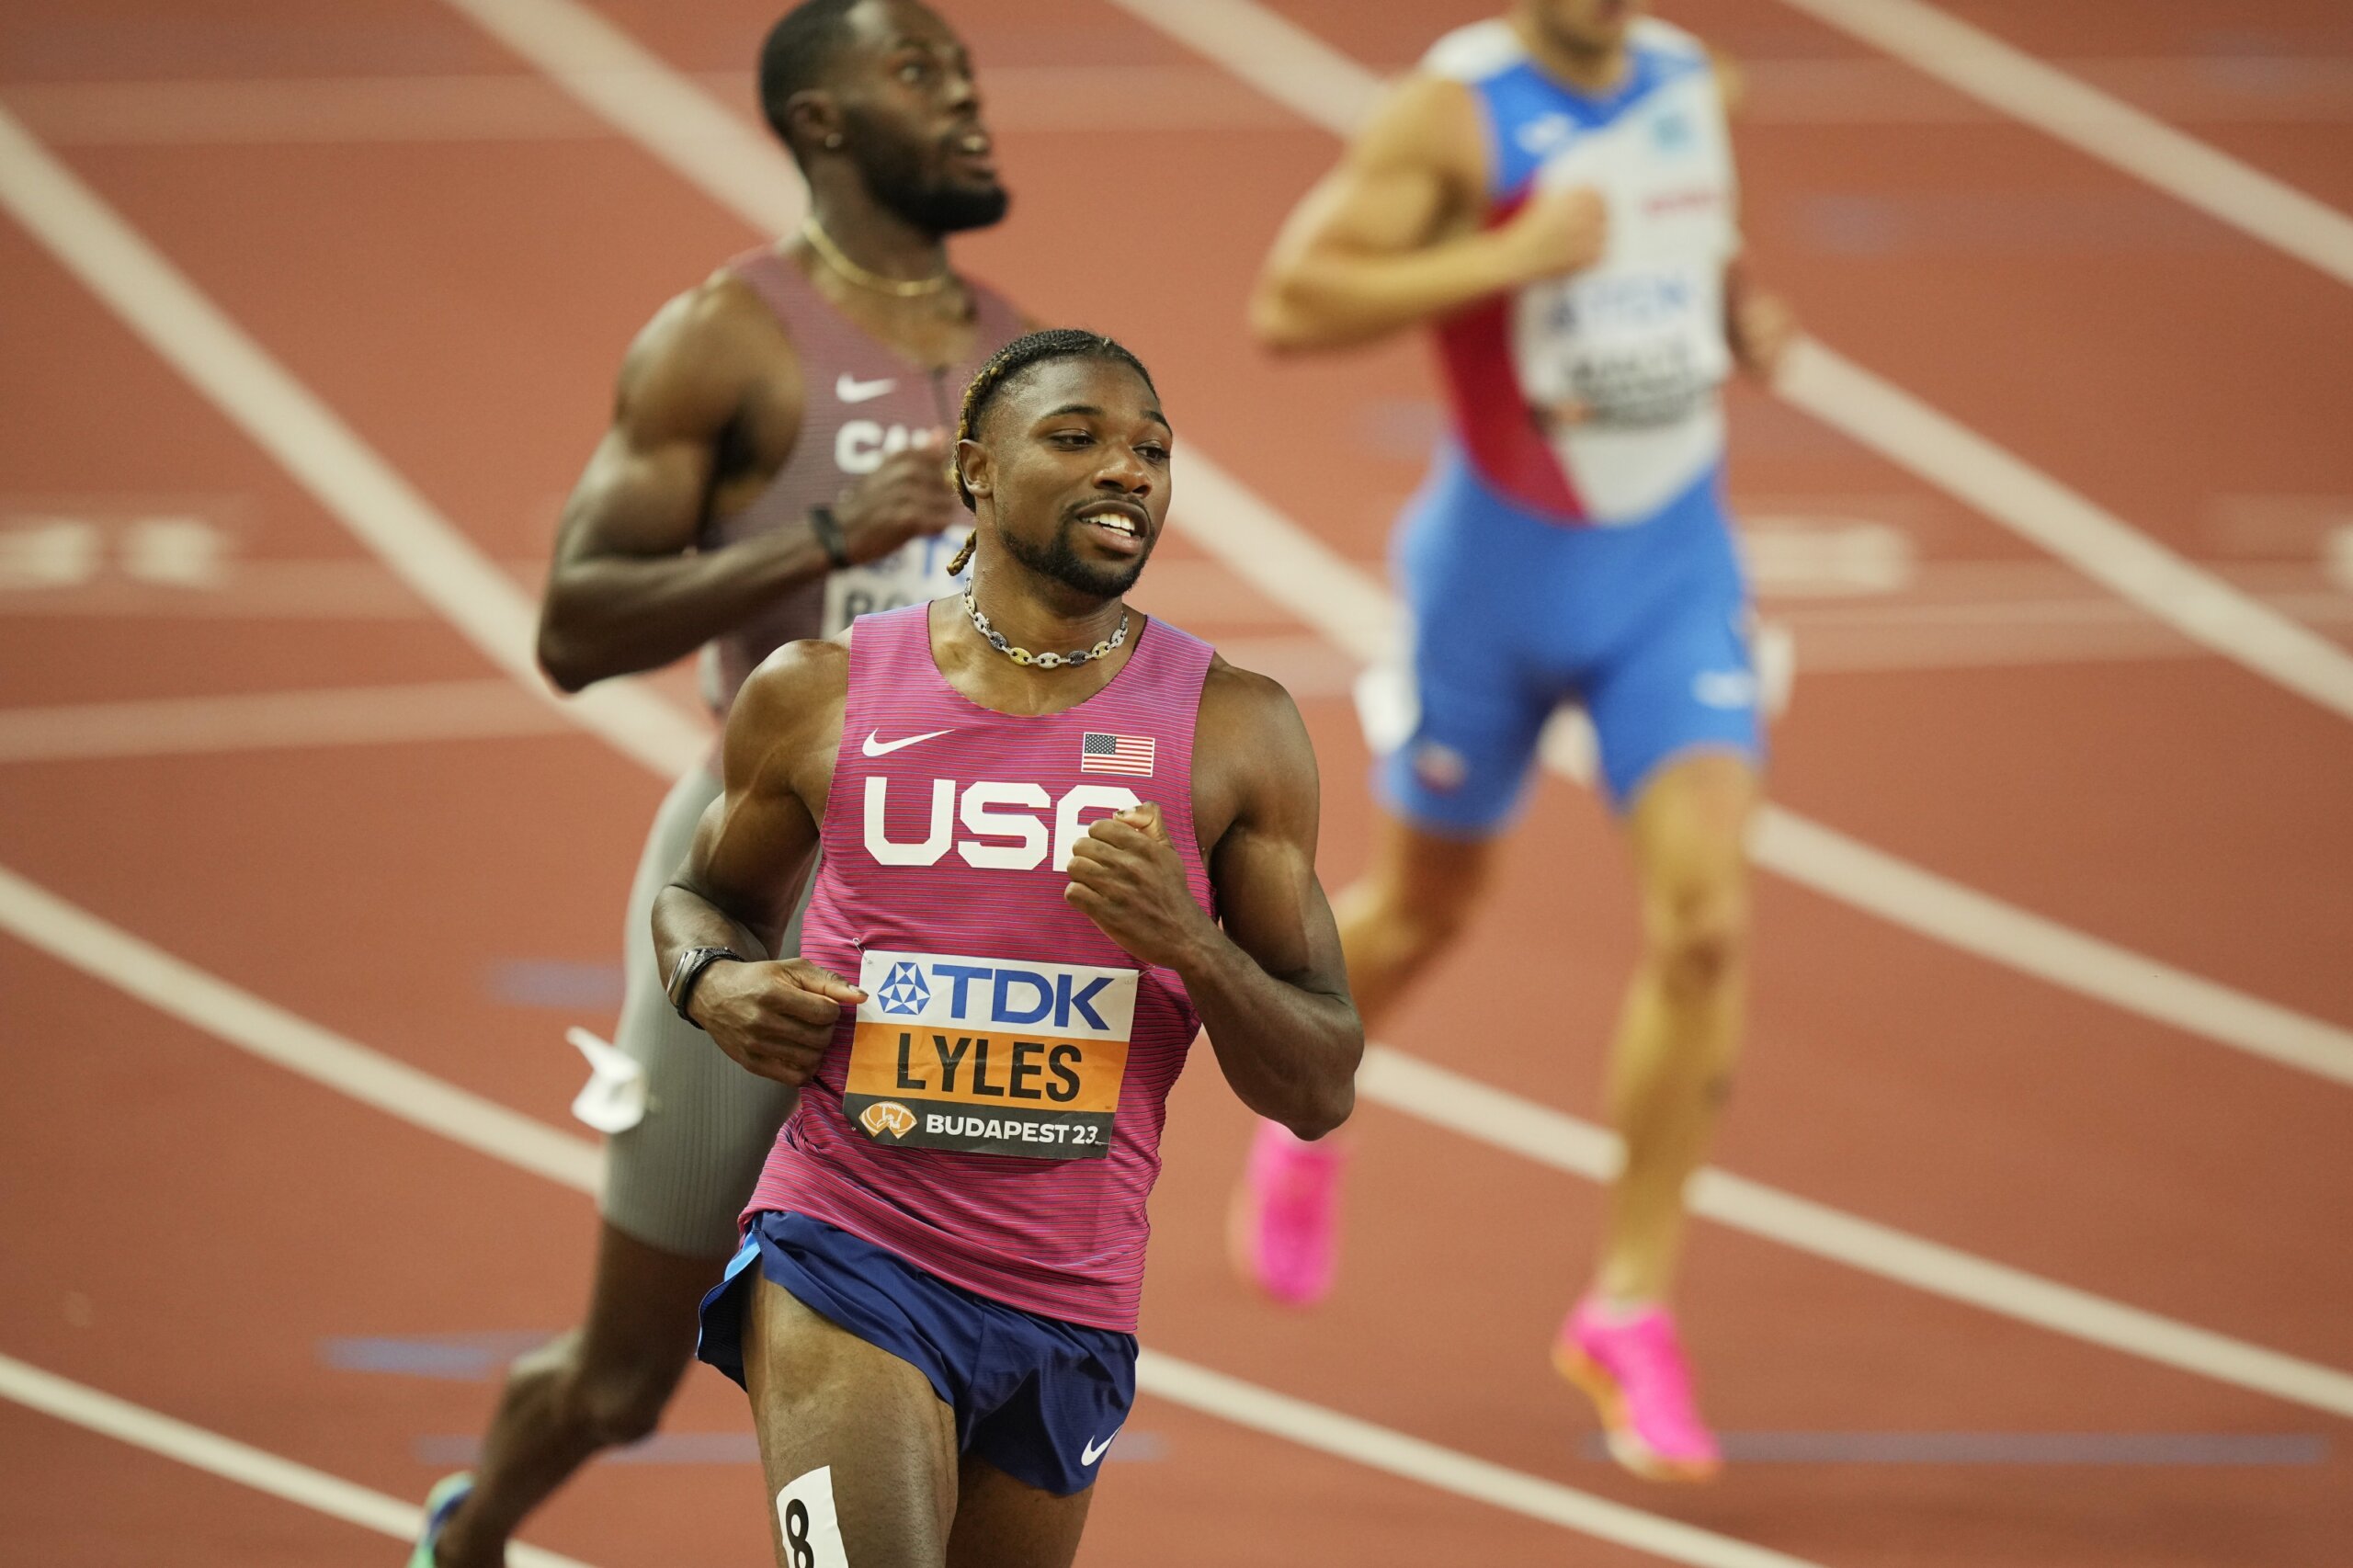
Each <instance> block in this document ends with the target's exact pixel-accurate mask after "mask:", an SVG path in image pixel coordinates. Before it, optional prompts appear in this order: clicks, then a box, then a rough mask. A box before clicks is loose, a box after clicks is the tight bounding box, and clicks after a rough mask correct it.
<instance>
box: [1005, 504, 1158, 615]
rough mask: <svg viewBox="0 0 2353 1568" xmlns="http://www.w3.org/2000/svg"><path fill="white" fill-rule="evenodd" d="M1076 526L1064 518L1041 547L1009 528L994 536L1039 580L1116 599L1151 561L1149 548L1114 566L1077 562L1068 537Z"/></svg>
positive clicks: (1133, 583) (1091, 596) (1100, 596)
mask: <svg viewBox="0 0 2353 1568" xmlns="http://www.w3.org/2000/svg"><path fill="white" fill-rule="evenodd" d="M1078 527H1079V525H1078V523H1077V522H1075V521H1074V520H1072V519H1070V518H1064V519H1063V526H1062V527H1061V528H1056V529H1055V530H1054V537H1053V538H1052V539H1051V540H1047V541H1046V542H1045V543H1043V544H1035V543H1032V542H1031V541H1029V540H1026V539H1023V538H1022V537H1021V536H1019V535H1018V534H1016V533H1015V532H1014V531H1013V530H1012V529H1010V528H998V530H997V537H998V538H999V539H1001V540H1004V541H1005V548H1006V553H1007V554H1009V555H1011V556H1012V557H1013V559H1015V560H1016V561H1018V562H1021V564H1022V565H1024V566H1027V567H1028V568H1029V570H1030V571H1032V572H1035V573H1037V574H1039V575H1040V576H1041V577H1050V578H1051V579H1052V580H1053V581H1055V582H1057V583H1060V584H1061V585H1063V586H1064V587H1066V588H1070V589H1073V590H1074V591H1076V592H1078V593H1082V594H1085V595H1086V597H1089V598H1095V599H1116V598H1118V597H1120V595H1121V594H1124V593H1126V592H1127V591H1128V590H1129V589H1130V588H1132V587H1134V586H1135V585H1136V579H1137V578H1138V577H1140V576H1142V575H1143V568H1144V562H1147V561H1150V560H1151V559H1152V547H1151V546H1150V545H1146V546H1145V547H1144V552H1143V553H1142V555H1139V556H1137V557H1136V558H1135V559H1134V560H1133V561H1131V562H1125V563H1123V564H1121V565H1118V566H1097V564H1095V562H1091V561H1085V560H1082V559H1080V557H1079V554H1078V552H1077V551H1075V550H1073V549H1072V548H1071V542H1070V540H1071V534H1072V532H1073V531H1074V529H1076V528H1078Z"/></svg>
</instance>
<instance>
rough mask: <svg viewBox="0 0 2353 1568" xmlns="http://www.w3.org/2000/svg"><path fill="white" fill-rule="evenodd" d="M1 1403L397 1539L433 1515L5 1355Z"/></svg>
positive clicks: (557, 1563)
mask: <svg viewBox="0 0 2353 1568" xmlns="http://www.w3.org/2000/svg"><path fill="white" fill-rule="evenodd" d="M0 1399H8V1400H12V1401H14V1402H15V1403H18V1404H21V1405H23V1406H24V1407H25V1408H26V1409H28V1410H37V1411H40V1413H41V1414H42V1415H49V1416H53V1417H55V1418H56V1419H57V1420H60V1421H63V1422H66V1423H68V1424H69V1425H72V1426H80V1427H83V1428H85V1429H86V1430H88V1431H92V1432H96V1433H97V1434H99V1435H100V1436H102V1437H112V1438H114V1439H115V1440H116V1441H117V1442H121V1443H128V1444H129V1445H131V1447H132V1448H134V1449H146V1450H147V1451H148V1452H149V1453H151V1454H159V1455H161V1456H162V1457H164V1458H165V1459H167V1460H176V1461H178V1462H179V1463H181V1464H184V1465H187V1466H188V1467H189V1468H191V1469H194V1470H200V1471H206V1472H208V1473H210V1474H212V1475H217V1476H220V1477H221V1478H222V1479H223V1480H225V1481H233V1482H235V1483H237V1484H239V1485H240V1486H250V1487H252V1488H253V1489H254V1490H255V1491H256V1492H266V1493H267V1494H269V1495H270V1496H272V1497H278V1498H283V1499H284V1500H285V1501H287V1502H289V1503H293V1504H296V1505H299V1506H301V1507H305V1508H308V1509H311V1510H312V1511H313V1512H314V1513H320V1514H324V1515H326V1516H327V1517H329V1518H334V1519H341V1520H343V1521H345V1522H346V1523H347V1524H354V1525H358V1527H360V1528H362V1529H370V1530H374V1531H376V1532H377V1533H378V1534H379V1535H388V1536H391V1537H392V1539H393V1540H415V1539H416V1532H417V1531H418V1530H419V1529H421V1528H424V1525H425V1510H424V1509H422V1508H420V1507H418V1506H416V1505H415V1504H414V1503H404V1502H402V1501H401V1500H400V1499H399V1498H397V1497H388V1496H386V1495H385V1494H383V1493H381V1492H378V1491H376V1490H374V1489H373V1488H371V1487H366V1486H362V1485H360V1484H359V1483H358V1482H355V1481H346V1480H344V1479H343V1477H341V1476H339V1475H329V1474H328V1473H327V1472H326V1471H323V1470H313V1469H312V1468H311V1467H310V1466H309V1465H306V1464H298V1463H297V1462H295V1461H294V1460H290V1459H283V1458H280V1457H279V1456H278V1455H277V1454H273V1453H271V1452H269V1451H268V1450H267V1449H256V1448H255V1447H254V1446H253V1445H251V1444H250V1443H241V1442H239V1441H237V1440H236V1439H235V1438H234V1437H222V1435H221V1434H220V1433H218V1432H213V1431H209V1430H207V1429H206V1428H204V1427H202V1426H190V1425H189V1424H188V1422H185V1421H181V1420H177V1419H176V1418H174V1417H172V1416H169V1415H163V1414H161V1413H160V1412H157V1411H153V1410H150V1409H148V1408H147V1407H146V1406H145V1405H143V1404H133V1403H131V1402H130V1401H129V1400H127V1399H118V1398H117V1397H115V1396H114V1395H113V1394H110V1393H102V1392H99V1391H98V1390H97V1389H94V1388H91V1387H90V1386H89V1385H88V1384H86V1383H77V1382H74V1381H72V1380H70V1379H67V1378H61V1377H59V1376H58V1375H57V1374H56V1373H54V1372H49V1371H44V1370H42V1369H40V1368H39V1367H36V1366H33V1365H31V1364H30V1363H28V1362H25V1361H19V1360H17V1358H15V1357H13V1356H0ZM189 1539H190V1540H192V1539H193V1538H192V1537H191V1538H189ZM182 1544H183V1545H186V1544H188V1541H186V1540H184V1541H183V1543H182ZM506 1558H507V1561H508V1562H512V1563H515V1564H517V1568H587V1564H585V1563H584V1562H581V1561H580V1560H579V1559H578V1558H574V1557H564V1556H561V1555H559V1554H558V1553H556V1552H552V1551H545V1550H543V1549H542V1548H540V1547H536V1546H524V1545H520V1544H517V1545H513V1546H509V1547H508V1548H507V1549H506Z"/></svg>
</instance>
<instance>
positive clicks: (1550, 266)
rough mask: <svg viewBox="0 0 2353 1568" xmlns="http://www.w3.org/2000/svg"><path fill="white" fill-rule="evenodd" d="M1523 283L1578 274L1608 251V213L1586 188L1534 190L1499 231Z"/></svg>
mask: <svg viewBox="0 0 2353 1568" xmlns="http://www.w3.org/2000/svg"><path fill="white" fill-rule="evenodd" d="M1503 234H1504V238H1505V243H1506V244H1508V245H1509V246H1510V247H1511V254H1512V261H1513V266H1514V267H1515V269H1516V270H1517V271H1518V273H1519V275H1520V281H1521V282H1524V283H1538V282H1541V281H1542V280H1544V279H1545V278H1560V277H1563V276H1565V275H1567V274H1568V273H1572V272H1582V271H1584V270H1585V269H1586V267H1591V266H1592V265H1593V264H1594V263H1595V262H1597V261H1599V260H1600V259H1601V254H1602V252H1603V251H1605V250H1607V249H1608V245H1609V209H1608V206H1607V205H1605V204H1604V203H1603V201H1602V199H1601V193H1600V192H1599V191H1597V190H1596V189H1594V188H1593V187H1591V186H1585V185H1572V186H1552V187H1539V188H1538V189H1537V191H1536V192H1535V194H1534V195H1532V196H1530V197H1529V199H1528V203H1527V205H1526V206H1524V207H1522V208H1521V209H1520V210H1518V212H1516V213H1514V214H1513V215H1512V217H1511V220H1510V222H1507V223H1506V224H1505V225H1504V229H1503Z"/></svg>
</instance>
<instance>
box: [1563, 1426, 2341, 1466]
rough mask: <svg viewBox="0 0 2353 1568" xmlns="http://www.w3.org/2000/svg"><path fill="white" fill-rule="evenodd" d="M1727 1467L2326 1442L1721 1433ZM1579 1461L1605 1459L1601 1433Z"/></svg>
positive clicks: (2207, 1451) (2198, 1453)
mask: <svg viewBox="0 0 2353 1568" xmlns="http://www.w3.org/2000/svg"><path fill="white" fill-rule="evenodd" d="M1716 1440H1717V1442H1718V1443H1720V1444H1721V1445H1722V1448H1723V1451H1724V1460H1725V1461H1726V1462H1727V1463H1731V1464H1966V1465H2181V1466H2191V1467H2233V1466H2263V1465H2315V1464H2322V1463H2325V1462H2326V1461H2327V1459H2328V1453H2329V1447H2328V1439H2327V1438H2325V1437H2321V1436H2319V1435H2317V1434H2314V1433H2268V1432H1719V1433H1718V1434H1716ZM1584 1457H1586V1459H1592V1460H1607V1459H1608V1457H1609V1453H1608V1449H1606V1448H1605V1447H1604V1446H1603V1444H1602V1440H1601V1437H1600V1435H1599V1434H1594V1435H1592V1436H1591V1437H1588V1438H1587V1439H1586V1443H1585V1449H1584Z"/></svg>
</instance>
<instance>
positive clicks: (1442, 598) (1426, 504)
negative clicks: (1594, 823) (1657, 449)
mask: <svg viewBox="0 0 2353 1568" xmlns="http://www.w3.org/2000/svg"><path fill="white" fill-rule="evenodd" d="M1394 553H1395V561H1394V565H1395V569H1396V574H1397V576H1398V578H1399V580H1400V584H1401V587H1402V589H1403V592H1404V597H1405V600H1406V605H1407V608H1409V609H1410V610H1411V612H1412V619H1413V637H1414V656H1413V677H1414V690H1415V699H1416V700H1415V728H1414V731H1413V733H1412V734H1411V736H1410V737H1409V738H1408V739H1407V740H1406V742H1405V744H1403V745H1401V746H1399V747H1398V748H1397V749H1396V750H1395V751H1393V752H1392V753H1390V754H1389V755H1388V756H1385V757H1383V758H1382V759H1381V763H1380V764H1379V765H1378V772H1377V773H1376V775H1375V786H1376V789H1377V790H1378V792H1379V793H1380V795H1381V799H1382V800H1383V801H1385V802H1386V803H1387V804H1388V806H1389V807H1390V809H1391V810H1392V811H1394V812H1397V813H1398V814H1400V815H1402V816H1404V818H1405V819H1406V820H1407V821H1409V822H1412V823H1414V824H1417V825H1419V826H1421V827H1423V828H1426V829H1427V830H1428V831H1430V832H1433V833H1437V834H1439V835H1444V836H1448V837H1455V838H1484V837H1486V836H1488V835H1492V834H1495V833H1497V832H1500V831H1501V830H1502V829H1503V827H1504V826H1505V824H1506V823H1508V822H1509V820H1510V819H1511V817H1512V815H1513V814H1514V812H1515V811H1516V809H1517V807H1518V803H1519V801H1521V799H1522V798H1523V795H1524V792H1525V790H1526V787H1527V783H1528V778H1529V770H1530V765H1531V764H1532V762H1533V761H1534V759H1535V756H1536V742H1537V736H1538V734H1539V733H1540V731H1541V730H1542V729H1543V727H1544V721H1545V720H1546V719H1547V718H1549V717H1551V715H1552V710H1553V709H1554V708H1556V707H1558V706H1559V705H1560V704H1562V703H1563V702H1582V703H1584V705H1585V709H1586V713H1587V715H1588V716H1590V717H1591V719H1592V720H1593V728H1594V733H1595V734H1596V736H1597V738H1598V739H1599V741H1600V743H1601V770H1602V783H1603V785H1604V787H1605V788H1606V789H1607V790H1608V794H1609V799H1610V802H1611V803H1612V804H1613V805H1615V806H1616V807H1618V808H1619V809H1620V810H1621V811H1622V810H1624V809H1625V808H1627V807H1628V806H1631V804H1632V803H1633V801H1634V800H1635V798H1636V797H1637V796H1638V795H1640V794H1641V793H1642V789H1643V785H1644V784H1646V783H1648V782H1649V781H1650V779H1651V778H1652V776H1653V775H1654V774H1655V773H1656V772H1657V771H1658V769H1659V768H1660V767H1663V766H1664V765H1665V764H1667V763H1669V762H1672V761H1676V760H1677V759H1679V758H1680V757H1682V756H1686V755H1688V754H1689V753H1691V752H1693V751H1698V750H1717V751H1728V752H1732V753H1733V754H1735V755H1737V756H1744V757H1747V758H1749V759H1750V760H1752V761H1756V760H1759V759H1761V758H1762V756H1763V755H1764V747H1765V737H1764V731H1763V726H1762V724H1761V722H1760V721H1759V719H1758V701H1757V696H1758V694H1757V681H1756V670H1755V666H1754V665H1753V664H1752V663H1751V662H1750V657H1749V647H1748V636H1747V630H1748V622H1749V619H1750V610H1749V599H1748V588H1747V584H1746V582H1745V578H1744V576H1743V574H1742V571H1741V565H1740V559H1739V556H1738V553H1737V551H1735V549H1734V547H1733V533H1732V521H1731V518H1730V517H1728V516H1727V515H1726V513H1725V511H1724V506H1723V497H1722V472H1721V471H1719V470H1715V469H1711V470H1710V471H1709V472H1707V473H1706V474H1704V475H1702V476H1701V477H1700V479H1699V482H1698V483H1695V484H1693V485H1692V486H1691V488H1690V489H1689V490H1688V491H1687V492H1686V493H1685V494H1682V495H1680V496H1677V498H1676V499H1675V500H1673V501H1671V502H1669V503H1668V504H1667V505H1666V506H1665V507H1663V508H1661V509H1660V511H1659V512H1658V514H1657V515H1656V516H1654V517H1650V518H1647V519H1645V520H1643V521H1642V522H1638V523H1630V524H1626V525H1623V526H1619V527H1593V528H1565V527H1563V526H1562V525H1560V524H1558V523H1554V522H1552V521H1549V520H1547V519H1545V518H1543V517H1536V516H1534V515H1532V514H1530V513H1528V512H1525V511H1523V510H1521V509H1520V508H1519V507H1518V506H1514V505H1513V504H1512V503H1511V502H1510V501H1508V500H1506V499H1505V498H1504V497H1503V496H1501V495H1498V494H1495V492H1494V491H1492V490H1490V489H1489V488H1488V487H1487V486H1486V484H1485V483H1483V481H1482V480H1481V479H1480V478H1479V476H1478V475H1477V474H1476V473H1474V472H1472V468H1471V465H1470V463H1469V462H1468V461H1467V460H1464V458H1463V456H1462V454H1461V452H1459V451H1457V450H1454V449H1452V448H1450V447H1448V448H1441V449H1440V450H1439V452H1438V458H1437V461H1436V463H1435V466H1434V467H1433V468H1432V469H1431V472H1430V476H1429V479H1428V481H1427V483H1425V484H1424V485H1423V487H1422V490H1421V493H1420V494H1418V495H1417V496H1415V500H1414V503H1413V505H1412V506H1410V507H1408V508H1407V511H1406V514H1405V517H1404V523H1403V526H1402V527H1401V528H1400V529H1399V532H1398V537H1397V540H1396V546H1395V552H1394Z"/></svg>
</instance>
